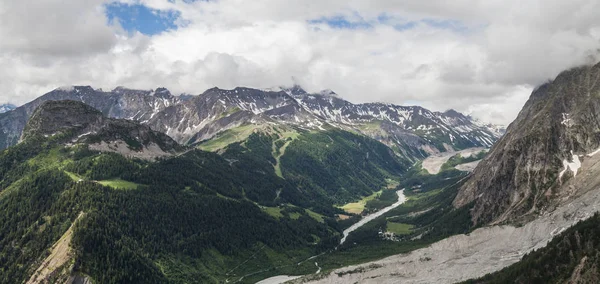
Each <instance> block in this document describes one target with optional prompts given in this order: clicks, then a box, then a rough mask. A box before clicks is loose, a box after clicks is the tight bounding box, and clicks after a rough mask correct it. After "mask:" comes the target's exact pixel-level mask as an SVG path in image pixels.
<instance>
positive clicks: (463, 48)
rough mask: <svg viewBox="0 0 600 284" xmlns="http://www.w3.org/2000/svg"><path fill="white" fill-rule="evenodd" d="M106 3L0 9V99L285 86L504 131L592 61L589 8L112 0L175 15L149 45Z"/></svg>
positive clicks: (560, 2)
mask: <svg viewBox="0 0 600 284" xmlns="http://www.w3.org/2000/svg"><path fill="white" fill-rule="evenodd" d="M114 2H115V1H102V0H85V1H82V0H41V1H22V0H2V1H1V2H0V103H2V102H13V103H17V104H22V103H25V102H27V101H30V100H32V99H34V98H35V97H38V96H40V95H42V94H44V93H46V92H48V91H50V90H52V89H54V88H56V87H58V86H62V85H91V86H94V87H102V88H106V89H112V88H113V87H115V86H119V85H123V86H127V87H133V88H142V89H151V88H156V87H159V86H165V87H167V88H169V89H170V90H171V91H173V92H174V93H180V92H187V93H192V94H199V93H201V92H203V91H204V90H205V89H208V88H210V87H213V86H218V87H221V88H233V87H236V86H248V87H257V88H268V87H274V86H281V85H291V84H293V83H298V84H300V85H302V86H303V87H304V88H305V89H308V90H309V91H318V90H321V89H332V90H334V91H336V92H337V93H338V94H340V95H341V96H342V97H344V98H346V99H348V100H350V101H352V102H372V101H383V102H390V103H396V104H418V105H422V106H424V107H427V108H430V109H433V110H446V109H449V108H454V109H457V110H459V111H462V112H465V113H469V114H472V115H474V116H475V117H478V118H481V119H483V120H485V121H490V122H494V123H503V124H508V123H509V122H510V121H511V120H512V119H514V117H515V116H516V114H517V113H518V111H519V110H520V108H521V106H522V105H523V103H524V102H525V100H526V99H527V98H528V96H529V94H530V92H531V90H532V89H533V88H534V87H535V86H536V85H539V84H541V83H543V82H544V81H546V80H548V79H551V78H553V77H555V76H556V75H557V74H558V73H559V72H560V71H562V70H564V69H567V68H570V67H573V66H576V65H580V64H585V63H594V62H597V60H598V58H599V57H598V54H599V51H598V50H599V48H600V17H598V11H600V1H599V0H569V1H564V0H530V1H522V0H501V1H500V0H489V1H488V0H486V1H474V0H456V1H443V0H439V1H437V0H430V1H412V0H405V1H402V0H396V1H390V0H388V1H366V0H362V1H352V0H327V1H323V0H286V1H282V0H255V1H247V0H244V1H242V0H219V1H195V2H194V1H181V0H175V1H166V0H139V1H135V0H123V1H120V2H121V5H123V4H127V5H134V4H135V5H139V4H141V5H144V6H146V7H147V8H151V9H153V11H155V12H156V14H157V15H159V16H162V17H169V16H167V15H171V16H172V15H178V17H177V18H176V20H175V21H174V26H176V28H173V29H169V30H165V31H162V32H159V33H157V34H153V35H145V34H142V33H140V32H137V31H126V30H125V29H124V28H123V27H122V26H124V25H122V24H120V23H119V21H118V19H116V20H113V21H109V18H108V17H107V6H106V5H108V4H111V3H113V4H112V5H115V4H114ZM124 7H127V6H124Z"/></svg>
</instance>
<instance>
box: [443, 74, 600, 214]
mask: <svg viewBox="0 0 600 284" xmlns="http://www.w3.org/2000/svg"><path fill="white" fill-rule="evenodd" d="M599 147H600V64H596V65H595V66H584V67H577V68H573V69H571V70H568V71H564V72H562V73H561V74H560V75H558V76H557V77H556V79H554V80H553V81H550V82H548V83H546V84H543V85H541V86H540V87H538V88H537V89H536V90H534V91H533V93H532V94H531V97H530V99H529V100H528V101H527V103H526V104H525V106H524V107H523V110H522V111H521V112H520V113H519V115H518V117H517V119H516V120H515V121H514V122H513V123H512V124H511V125H510V126H509V127H508V129H507V132H506V134H505V135H504V136H503V137H502V138H501V139H500V140H499V141H498V143H496V145H494V147H492V149H491V150H490V152H489V154H488V156H487V157H486V158H485V159H484V160H483V161H482V162H481V163H480V164H479V166H478V167H477V168H476V169H475V171H474V173H473V177H472V178H470V179H469V180H468V182H467V183H466V184H465V185H464V186H463V187H462V189H461V190H460V192H459V193H458V196H457V197H456V199H455V200H454V205H455V206H456V207H462V206H466V205H468V204H473V209H472V217H473V221H474V222H475V223H476V224H485V223H490V222H491V223H502V222H506V221H509V222H510V221H518V220H522V221H526V220H528V219H531V218H535V216H536V215H537V214H540V213H543V212H545V211H546V210H550V209H551V208H553V207H554V206H556V205H558V204H559V203H561V202H564V200H567V199H569V198H571V197H573V196H577V195H580V194H583V193H585V191H586V190H591V189H593V187H592V186H591V185H593V184H594V183H595V182H596V181H589V180H588V179H589V177H588V175H589V174H586V170H587V169H586V167H585V166H582V164H583V165H585V160H586V159H589V157H591V156H593V155H595V154H596V153H598V148H599ZM586 180H588V181H587V182H586V183H583V182H584V181H586ZM592 182H594V183H592Z"/></svg>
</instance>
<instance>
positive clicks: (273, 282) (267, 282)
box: [257, 189, 406, 284]
mask: <svg viewBox="0 0 600 284" xmlns="http://www.w3.org/2000/svg"><path fill="white" fill-rule="evenodd" d="M396 194H398V201H396V203H394V204H392V205H390V206H388V207H385V208H383V209H381V210H379V211H377V212H375V213H373V214H369V215H367V216H365V217H363V218H362V219H360V221H358V222H356V223H355V224H354V225H352V226H350V228H348V229H346V230H344V236H343V237H342V240H341V241H340V245H341V244H343V243H344V242H345V241H346V238H347V237H348V235H350V233H352V232H354V231H356V229H358V228H360V227H362V226H364V225H365V224H367V223H369V222H371V221H373V220H375V219H376V218H377V217H380V216H381V215H383V214H385V213H387V212H389V211H390V210H392V209H394V208H396V207H398V206H400V205H401V204H402V203H404V202H405V201H406V196H404V189H402V190H398V191H396ZM315 265H316V266H317V267H318V268H319V270H318V271H317V273H319V272H321V267H319V266H318V264H317V263H316V262H315ZM300 277H302V276H288V275H279V276H274V277H271V278H267V279H264V280H262V281H260V282H257V284H280V283H284V282H287V281H290V280H294V279H297V278H300Z"/></svg>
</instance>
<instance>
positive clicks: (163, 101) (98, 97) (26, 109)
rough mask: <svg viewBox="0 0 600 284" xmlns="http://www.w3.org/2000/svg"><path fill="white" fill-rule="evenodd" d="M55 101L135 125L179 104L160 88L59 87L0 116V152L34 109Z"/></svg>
mask: <svg viewBox="0 0 600 284" xmlns="http://www.w3.org/2000/svg"><path fill="white" fill-rule="evenodd" d="M59 100H73V101H80V102H83V103H85V104H87V105H90V106H92V107H94V108H95V109H97V110H99V111H101V112H102V113H103V114H104V115H106V116H109V117H114V118H127V119H134V120H139V121H144V120H148V119H150V118H152V117H153V116H154V115H156V113H158V112H159V111H161V110H163V109H165V108H166V107H167V106H170V105H174V104H177V103H179V102H181V101H182V99H180V98H178V97H175V96H173V95H171V94H170V92H169V91H168V90H166V89H164V88H159V89H156V90H155V91H142V90H130V89H126V88H122V87H119V88H116V89H114V90H113V91H111V92H104V91H102V90H100V89H97V90H94V89H93V88H92V87H89V86H74V87H61V88H58V89H56V90H53V91H51V92H49V93H47V94H45V95H43V96H41V97H39V98H37V99H35V100H33V101H32V102H29V103H27V104H25V105H23V106H20V107H18V108H16V109H14V110H12V111H9V112H6V113H3V114H0V148H6V147H8V146H11V145H14V144H16V143H17V142H18V140H19V137H20V136H21V133H22V131H23V128H24V127H25V124H26V123H27V120H28V119H29V117H30V116H31V115H32V114H33V112H34V111H35V109H36V108H37V107H38V106H40V105H41V104H42V103H43V102H46V101H59Z"/></svg>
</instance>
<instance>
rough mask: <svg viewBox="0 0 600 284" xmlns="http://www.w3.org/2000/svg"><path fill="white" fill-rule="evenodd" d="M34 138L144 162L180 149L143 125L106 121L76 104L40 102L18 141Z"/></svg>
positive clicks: (100, 115)
mask: <svg viewBox="0 0 600 284" xmlns="http://www.w3.org/2000/svg"><path fill="white" fill-rule="evenodd" d="M38 135H41V136H44V137H52V139H55V140H56V141H57V142H59V143H68V144H77V143H84V144H87V145H88V146H89V147H90V148H91V149H93V150H98V151H103V152H117V153H120V154H123V155H127V156H132V157H138V158H147V159H151V158H156V157H161V156H169V155H171V154H174V153H176V152H177V151H181V150H183V147H181V146H179V145H178V144H177V142H175V141H174V140H173V139H171V138H170V137H169V136H167V135H165V134H163V133H160V132H157V131H154V130H152V129H150V127H148V126H146V125H142V124H140V123H138V122H135V121H131V120H125V119H114V118H107V117H105V116H104V115H103V114H102V113H101V112H100V111H98V110H96V109H95V108H93V107H91V106H88V105H86V104H84V103H81V102H78V101H68V100H67V101H47V102H44V103H42V104H41V105H40V106H39V107H38V108H37V109H36V110H35V111H34V113H33V114H32V116H31V118H30V119H29V121H28V122H27V125H26V126H25V129H24V131H23V135H22V138H21V139H29V138H31V137H34V136H38Z"/></svg>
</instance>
